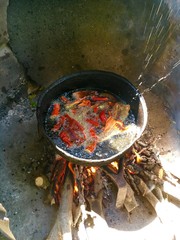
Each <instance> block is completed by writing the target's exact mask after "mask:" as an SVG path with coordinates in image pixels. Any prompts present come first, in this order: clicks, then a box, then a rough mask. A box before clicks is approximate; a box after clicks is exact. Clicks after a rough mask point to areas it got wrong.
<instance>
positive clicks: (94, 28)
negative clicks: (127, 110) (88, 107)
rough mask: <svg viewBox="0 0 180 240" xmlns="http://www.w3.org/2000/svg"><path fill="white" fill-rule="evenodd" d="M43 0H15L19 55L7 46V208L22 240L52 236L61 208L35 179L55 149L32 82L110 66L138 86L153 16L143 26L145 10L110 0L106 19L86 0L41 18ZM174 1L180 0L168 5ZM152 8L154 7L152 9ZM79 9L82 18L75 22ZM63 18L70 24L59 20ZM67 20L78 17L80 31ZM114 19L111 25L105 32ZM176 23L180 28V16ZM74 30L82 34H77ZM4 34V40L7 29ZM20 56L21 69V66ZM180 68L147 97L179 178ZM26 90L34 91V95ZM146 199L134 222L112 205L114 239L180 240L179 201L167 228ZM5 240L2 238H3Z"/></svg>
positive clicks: (3, 137) (3, 117)
mask: <svg viewBox="0 0 180 240" xmlns="http://www.w3.org/2000/svg"><path fill="white" fill-rule="evenodd" d="M3 2H4V3H5V5H6V6H7V4H6V2H7V1H1V3H3ZM40 2H42V3H45V2H46V1H45V0H44V1H36V2H35V1H34V4H31V3H30V2H26V3H25V1H20V0H18V1H10V5H9V8H8V16H9V19H8V29H9V34H10V47H11V48H12V50H13V52H12V50H11V49H10V48H9V47H8V46H7V45H1V47H0V89H1V92H0V203H2V204H3V205H4V207H5V208H6V210H7V216H8V217H9V219H10V226H11V229H12V231H13V233H14V235H15V237H16V239H17V240H43V239H45V237H46V236H47V234H48V232H49V230H50V229H51V226H52V223H53V220H54V217H55V214H56V210H57V209H56V207H54V206H50V205H48V204H46V203H45V199H46V196H47V191H45V190H40V189H37V188H36V186H35V185H34V179H35V177H36V176H38V175H39V174H42V173H43V172H44V171H46V166H47V162H48V160H49V159H51V154H50V153H49V147H46V146H44V142H43V141H42V139H40V138H39V136H38V131H37V120H36V114H35V103H34V100H33V98H34V95H33V90H34V89H35V88H34V87H32V86H31V87H30V86H29V81H28V82H27V80H30V79H31V80H34V81H36V82H37V83H38V84H41V85H43V86H46V85H48V83H49V82H51V81H53V80H54V79H56V78H58V77H59V76H61V75H63V74H67V73H71V72H73V71H79V70H84V69H104V70H110V71H114V72H117V73H119V74H122V75H125V76H126V77H128V78H129V79H131V80H133V82H134V83H135V84H137V82H136V81H135V80H136V79H137V76H138V75H139V74H140V73H141V71H142V68H141V67H142V66H141V64H142V63H144V55H143V54H142V52H139V51H141V49H143V48H144V41H143V39H142V38H141V37H142V35H141V33H142V29H143V28H144V26H143V19H147V16H146V14H148V16H149V10H148V8H147V12H144V14H145V15H143V18H142V19H140V21H138V19H139V16H140V13H141V12H142V8H141V7H139V8H135V5H132V6H131V8H130V12H131V11H132V14H129V12H128V9H129V8H128V5H126V3H125V1H122V2H121V3H119V5H118V7H117V9H116V5H114V4H113V3H114V1H107V2H106V1H105V6H106V7H104V10H103V12H102V14H99V13H100V12H101V5H100V4H99V3H94V5H93V9H95V11H94V10H92V8H91V5H90V4H87V5H86V4H85V1H82V3H81V4H80V3H78V4H75V5H76V6H74V5H70V6H68V5H67V4H65V3H63V4H64V5H63V6H59V7H57V1H55V0H54V1H52V5H49V3H47V2H46V3H47V5H46V4H44V5H43V4H42V5H41V15H40V16H41V17H39V18H38V14H39V9H40V8H38V7H37V4H40ZM127 2H128V1H127ZM142 2H145V1H141V0H139V1H137V3H136V4H138V6H141V3H142ZM152 2H155V1H152ZM157 2H158V1H157ZM171 2H175V1H169V3H171ZM1 3H0V4H1ZM109 4H110V5H109ZM151 5H152V4H150V6H149V5H148V6H149V9H150V8H151V7H152V6H151ZM0 6H1V5H0ZM165 8H166V6H165ZM165 8H163V9H165ZM19 9H21V11H19ZM52 9H54V12H53V11H51V10H52ZM73 9H76V10H75V11H73ZM78 9H80V13H81V15H82V18H78V20H77V21H75V17H76V16H77V13H78ZM109 9H111V11H110V10H109ZM163 9H162V10H163ZM112 12H113V15H112ZM120 12H121V14H119V13H120ZM48 14H49V15H48ZM78 14H79V13H78ZM86 14H87V16H86ZM3 16H6V14H4V15H3ZM19 16H20V17H19ZM48 16H49V18H48ZM59 16H61V17H62V19H64V20H60V22H58V21H59V18H58V17H59ZM122 16H123V17H122ZM163 16H164V15H163ZM127 17H129V18H128V20H127ZM176 17H177V16H176ZM22 19H24V21H22ZM60 19H61V18H60ZM68 19H71V20H72V19H73V26H71V21H69V20H68ZM107 19H109V23H108V25H107V28H104V24H105V23H106V22H107ZM176 21H177V23H178V21H179V19H177V20H176ZM96 22H98V24H97V25H96ZM57 23H58V24H57ZM83 23H85V24H83ZM134 23H136V24H134ZM163 23H164V22H163ZM163 23H162V24H163ZM0 24H1V22H0ZM119 24H120V25H119ZM153 24H154V22H152V23H151V24H150V29H151V27H152V26H153ZM166 24H168V23H167V22H166V21H165V29H166V27H168V26H167V25H166ZM31 25H32V26H33V27H30V26H31ZM42 26H43V27H42ZM70 26H71V28H69V27H70ZM119 26H120V27H119ZM177 26H179V25H178V24H177ZM56 27H57V29H58V31H56V30H57V29H56ZM5 28H6V23H5V22H3V28H2V30H1V31H3V33H4V35H3V38H1V40H2V39H4V43H6V42H7V38H8V37H7V31H6V30H4V29H5ZM67 29H68V30H67ZM74 29H75V30H76V31H75V32H74V33H73V30H74ZM77 29H79V32H78V31H77ZM118 29H121V31H119V30H118ZM27 30H28V31H27ZM66 30H67V31H66ZM105 30H107V31H105ZM59 32H61V34H59ZM115 33H118V34H117V35H116V34H115ZM177 33H179V29H177ZM0 34H1V35H2V33H1V32H0ZM74 35H75V39H76V41H75V42H74V41H73V39H74ZM146 37H148V36H146ZM152 40H153V39H152ZM122 42H123V44H122ZM179 43H180V38H179V34H175V35H173V37H172V38H171V39H170V40H169V42H168V44H167V46H166V47H165V45H164V43H163V45H162V46H163V49H161V51H160V52H159V53H158V55H155V57H157V61H156V64H155V65H154V66H153V68H150V69H148V73H147V72H146V80H147V81H146V84H147V85H148V84H152V82H153V81H156V80H157V79H158V78H160V77H162V76H165V75H166V74H167V73H168V72H169V70H171V69H172V67H173V64H174V63H176V62H177V61H178V60H179V56H180V55H179V54H180V44H179ZM74 44H75V45H74ZM69 49H70V52H69V51H68V50H69ZM162 50H164V51H162ZM57 51H58V52H59V53H60V54H57ZM14 53H15V54H16V57H17V58H18V60H19V61H20V62H21V64H22V65H21V64H19V63H18V61H17V59H16V57H15V56H14ZM179 71H180V70H179V68H176V69H175V70H174V71H173V74H171V76H170V77H169V78H168V79H167V82H164V84H160V85H158V87H156V89H154V90H155V91H154V92H149V93H146V94H144V97H145V99H146V102H147V106H148V112H149V120H148V128H149V129H150V130H151V131H152V132H153V135H154V136H155V137H156V138H157V141H156V147H157V150H158V151H159V154H160V159H161V161H162V164H163V166H164V167H165V168H166V169H167V170H170V171H171V172H173V173H174V174H175V175H177V176H178V177H180V173H179V170H178V169H179V165H180V164H179V158H180V152H179V151H180V150H179V146H180V137H179V134H178V130H179V129H180V123H179V115H178V114H179V111H178V109H179V106H180V104H179V102H178V99H179V97H178V96H179V87H178V86H179V85H178V84H179V81H178V79H179V77H178V76H179ZM148 81H149V82H148ZM165 87H168V88H167V89H168V90H167V89H166V88H165ZM27 92H31V93H32V94H31V97H30V96H28V93H27ZM50 152H51V151H50ZM171 200H172V199H171ZM139 201H140V207H139V208H137V209H136V210H134V211H133V213H132V214H131V216H130V220H131V221H129V217H128V215H127V213H126V212H125V211H124V209H122V210H115V209H114V208H113V207H112V205H110V206H109V209H108V211H107V209H106V216H107V219H108V223H109V225H110V226H111V227H112V233H111V234H112V235H111V237H112V236H113V239H115V240H116V239H120V238H121V237H122V238H123V240H126V239H127V240H129V239H132V238H133V239H138V240H141V239H142V240H152V239H154V240H156V239H157V240H159V238H161V239H165V240H166V239H167V240H171V239H173V237H172V235H173V234H175V235H176V240H177V239H180V236H179V229H178V223H179V220H180V209H179V203H177V202H175V201H174V200H173V203H174V204H168V205H167V208H166V209H167V210H169V212H168V214H167V215H168V217H167V224H165V225H162V224H161V223H160V221H159V219H158V218H157V217H156V214H155V213H154V211H153V209H152V208H151V207H150V206H149V204H148V203H147V202H145V201H142V199H139ZM172 233H173V234H172ZM4 239H5V238H4V237H3V236H2V235H0V240H4Z"/></svg>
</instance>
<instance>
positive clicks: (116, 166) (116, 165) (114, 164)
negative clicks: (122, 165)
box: [110, 161, 119, 170]
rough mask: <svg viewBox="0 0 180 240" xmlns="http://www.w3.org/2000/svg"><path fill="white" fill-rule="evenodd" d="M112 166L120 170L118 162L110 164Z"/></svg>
mask: <svg viewBox="0 0 180 240" xmlns="http://www.w3.org/2000/svg"><path fill="white" fill-rule="evenodd" d="M110 164H111V166H112V167H113V168H115V169H116V170H118V169H119V166H118V162H117V161H114V162H112V163H110Z"/></svg>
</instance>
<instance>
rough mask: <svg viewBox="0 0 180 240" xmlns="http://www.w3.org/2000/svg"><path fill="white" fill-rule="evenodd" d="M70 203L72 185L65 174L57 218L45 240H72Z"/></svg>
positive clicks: (71, 199)
mask: <svg viewBox="0 0 180 240" xmlns="http://www.w3.org/2000/svg"><path fill="white" fill-rule="evenodd" d="M72 202H73V185H72V181H71V178H70V174H67V177H66V180H65V183H64V186H63V189H62V192H61V203H60V206H59V209H58V212H57V217H56V220H55V223H54V225H53V227H52V229H51V231H50V233H49V235H48V237H47V240H72V229H71V227H72V222H73V221H72Z"/></svg>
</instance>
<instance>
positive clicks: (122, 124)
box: [115, 120, 125, 130]
mask: <svg viewBox="0 0 180 240" xmlns="http://www.w3.org/2000/svg"><path fill="white" fill-rule="evenodd" d="M115 125H116V127H117V128H118V129H119V130H125V126H124V123H123V122H122V121H121V120H118V121H117V122H116V124H115Z"/></svg>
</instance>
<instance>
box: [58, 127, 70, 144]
mask: <svg viewBox="0 0 180 240" xmlns="http://www.w3.org/2000/svg"><path fill="white" fill-rule="evenodd" d="M59 137H60V138H61V140H62V141H63V142H65V143H66V144H67V145H68V147H71V146H72V142H71V139H70V136H69V134H68V133H67V132H66V131H61V132H60V134H59Z"/></svg>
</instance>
